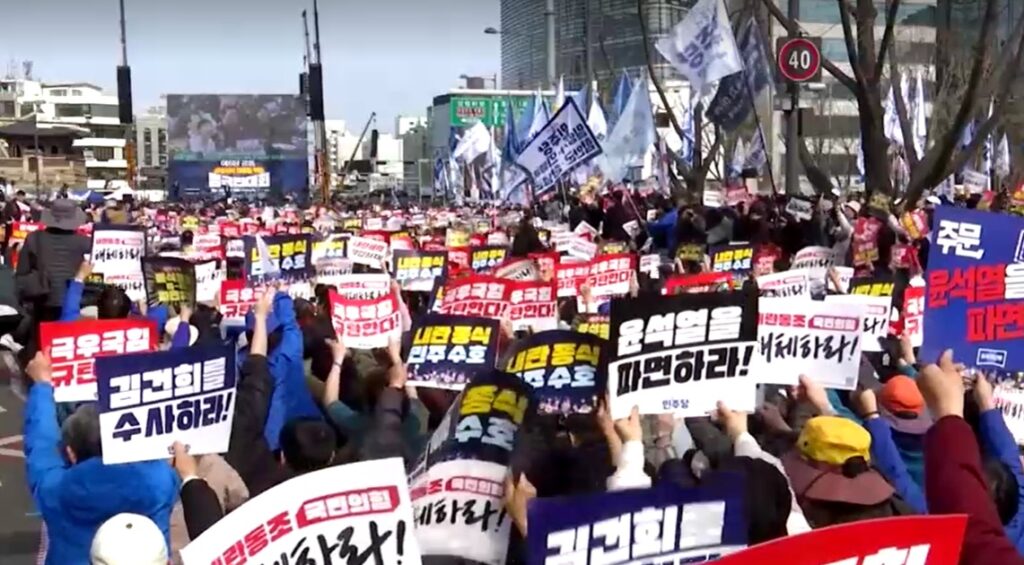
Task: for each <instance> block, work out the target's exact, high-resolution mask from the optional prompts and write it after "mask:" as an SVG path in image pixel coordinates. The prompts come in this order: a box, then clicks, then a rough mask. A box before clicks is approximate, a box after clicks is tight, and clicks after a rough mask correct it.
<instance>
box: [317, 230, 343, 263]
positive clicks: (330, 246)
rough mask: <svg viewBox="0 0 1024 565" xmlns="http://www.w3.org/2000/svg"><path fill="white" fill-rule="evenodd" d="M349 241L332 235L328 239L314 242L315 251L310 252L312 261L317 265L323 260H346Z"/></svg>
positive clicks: (337, 235)
mask: <svg viewBox="0 0 1024 565" xmlns="http://www.w3.org/2000/svg"><path fill="white" fill-rule="evenodd" d="M347 241H348V238H347V237H346V236H343V235H341V234H331V235H329V236H327V238H326V239H323V240H320V241H313V251H311V252H310V261H311V262H312V263H313V265H316V264H317V263H318V262H319V261H320V260H322V259H345V258H346V257H348V255H347V254H346V253H345V244H346V242H347Z"/></svg>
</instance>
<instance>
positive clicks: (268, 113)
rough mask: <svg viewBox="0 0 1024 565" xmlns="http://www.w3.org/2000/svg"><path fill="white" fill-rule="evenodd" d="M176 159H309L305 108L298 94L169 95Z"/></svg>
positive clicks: (171, 144)
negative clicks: (307, 157) (307, 154)
mask: <svg viewBox="0 0 1024 565" xmlns="http://www.w3.org/2000/svg"><path fill="white" fill-rule="evenodd" d="M167 137H168V146H169V147H168V149H169V152H170V159H171V160H172V161H220V160H225V159H255V160H264V161H267V160H288V159H305V158H306V106H305V101H304V100H303V98H302V97H301V96H298V95H294V94H255V95H235V94H172V95H168V96H167Z"/></svg>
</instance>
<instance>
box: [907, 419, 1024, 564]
mask: <svg viewBox="0 0 1024 565" xmlns="http://www.w3.org/2000/svg"><path fill="white" fill-rule="evenodd" d="M924 483H925V485H924V486H925V496H926V497H927V499H928V511H929V512H930V513H932V514H967V531H966V532H965V533H964V545H963V550H962V551H961V552H960V563H961V564H964V565H967V564H973V563H977V564H978V565H989V564H995V563H998V564H999V565H1015V564H1024V558H1022V557H1021V556H1020V554H1018V553H1017V548H1015V547H1014V546H1013V544H1012V543H1011V542H1010V540H1009V539H1007V537H1006V535H1005V534H1004V533H1003V525H1002V523H1000V521H999V514H998V513H997V512H996V507H995V505H994V504H993V503H992V501H991V499H990V498H989V495H988V489H987V488H986V487H985V478H984V475H983V474H982V471H981V455H980V454H979V452H978V442H977V440H976V439H975V438H974V432H973V431H972V430H971V427H970V426H969V425H968V424H967V422H965V421H964V419H963V418H959V417H956V416H946V417H944V418H942V419H941V420H939V421H938V422H936V423H935V424H934V425H933V426H932V427H931V428H930V429H929V430H928V433H927V435H925V439H924Z"/></svg>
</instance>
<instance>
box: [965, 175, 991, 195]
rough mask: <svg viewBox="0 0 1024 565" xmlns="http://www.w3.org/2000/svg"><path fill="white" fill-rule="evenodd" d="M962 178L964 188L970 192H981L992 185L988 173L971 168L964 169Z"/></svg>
mask: <svg viewBox="0 0 1024 565" xmlns="http://www.w3.org/2000/svg"><path fill="white" fill-rule="evenodd" d="M963 180H964V183H963V184H964V190H966V191H967V192H970V193H971V194H981V193H982V192H985V191H986V190H989V189H990V188H991V187H992V181H991V180H990V179H989V177H988V175H986V174H984V173H979V172H978V171H975V170H973V169H964V172H963Z"/></svg>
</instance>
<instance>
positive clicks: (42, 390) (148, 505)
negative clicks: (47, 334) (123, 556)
mask: <svg viewBox="0 0 1024 565" xmlns="http://www.w3.org/2000/svg"><path fill="white" fill-rule="evenodd" d="M26 372H27V373H28V375H29V377H31V379H32V381H33V383H34V384H33V385H32V387H31V388H30V389H29V393H28V400H27V401H26V404H25V424H24V437H25V465H26V475H27V481H28V486H29V490H30V491H31V493H32V498H33V500H34V501H35V504H36V507H37V508H38V509H39V512H40V513H41V514H42V518H43V521H44V522H45V524H46V530H47V532H48V533H49V547H48V550H47V553H46V564H47V565H89V563H90V559H89V551H90V548H91V546H92V541H93V537H94V536H95V534H96V531H97V530H98V529H99V527H100V526H101V525H102V524H103V523H104V522H106V521H107V520H108V519H110V518H112V517H114V516H116V515H118V514H121V513H125V512H127V513H133V514H140V515H142V516H146V517H147V518H149V519H150V520H152V521H153V522H154V523H155V524H156V525H157V526H159V528H160V530H161V532H162V533H163V535H164V539H165V540H166V541H167V543H168V547H169V545H170V536H169V530H170V519H171V510H172V509H173V508H174V503H175V501H176V500H177V497H178V487H179V484H180V482H179V479H178V477H177V475H176V474H175V472H174V469H172V468H171V466H170V465H168V464H167V462H166V461H147V462H142V463H128V464H121V465H104V464H103V460H102V447H101V443H100V433H99V415H98V413H97V411H96V407H95V405H94V404H87V405H84V406H82V407H81V408H79V410H78V411H76V412H75V413H74V414H72V415H71V417H69V418H68V419H67V420H66V421H65V422H64V425H63V426H61V427H58V426H57V407H56V403H55V402H54V400H53V385H52V384H51V382H50V380H51V378H52V370H51V366H50V360H49V359H48V358H47V357H46V356H45V355H44V354H43V353H41V352H40V353H37V354H36V356H35V358H34V359H33V360H32V361H31V362H30V363H29V365H28V367H27V369H26Z"/></svg>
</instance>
